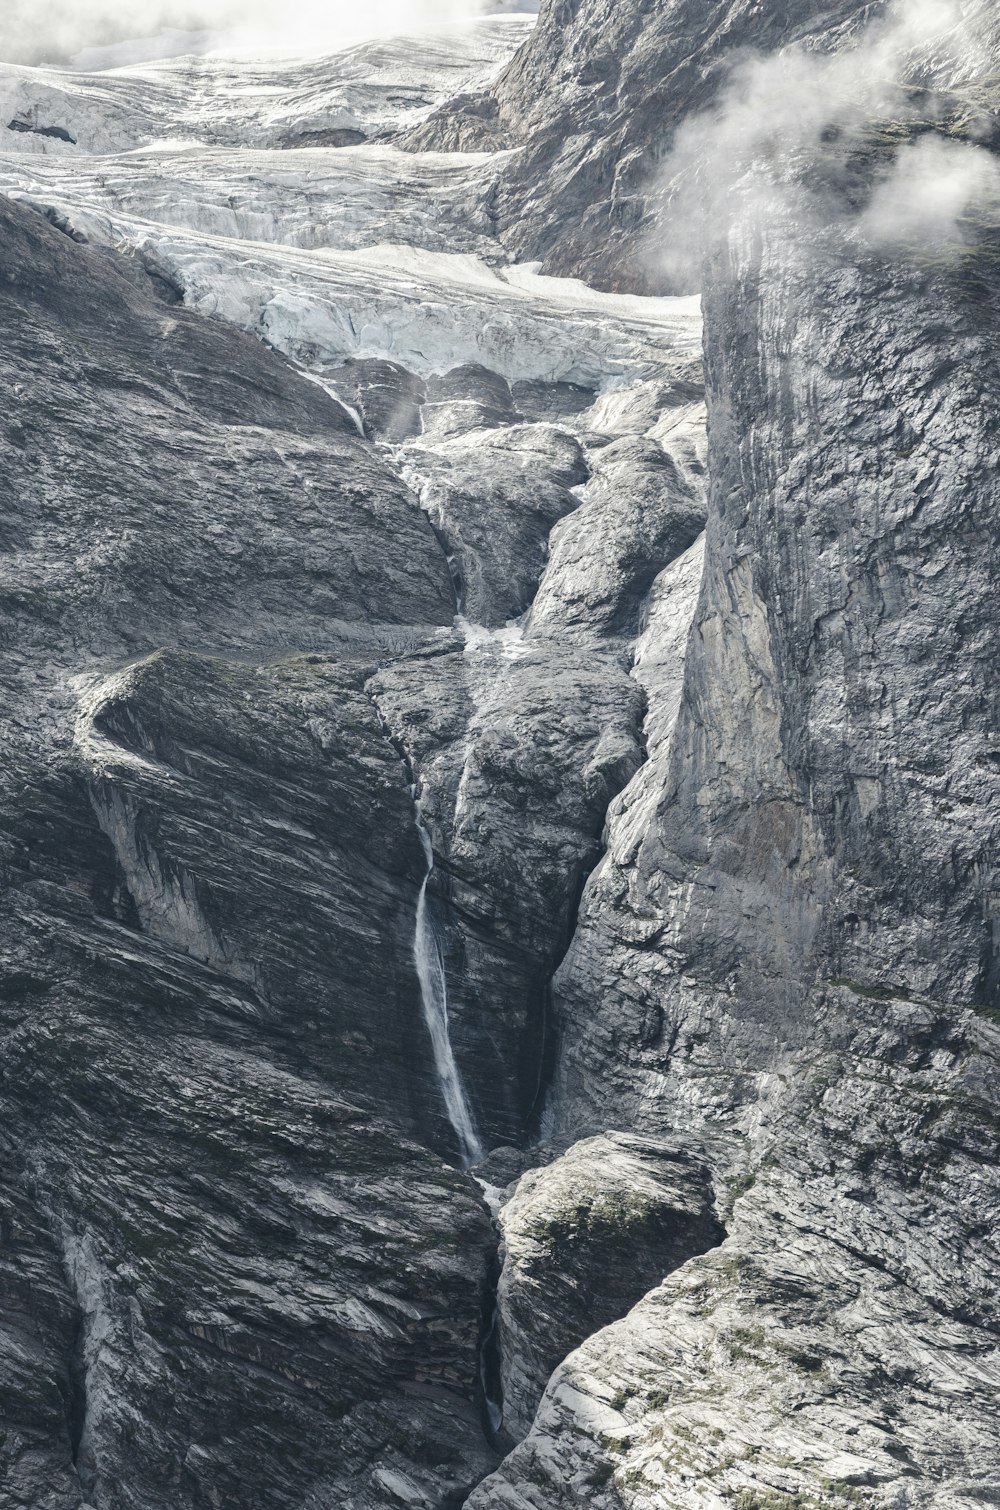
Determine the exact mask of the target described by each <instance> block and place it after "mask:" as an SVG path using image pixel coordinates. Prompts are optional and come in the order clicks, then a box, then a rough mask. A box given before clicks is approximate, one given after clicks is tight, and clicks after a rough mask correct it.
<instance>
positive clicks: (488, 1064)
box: [369, 385, 705, 1143]
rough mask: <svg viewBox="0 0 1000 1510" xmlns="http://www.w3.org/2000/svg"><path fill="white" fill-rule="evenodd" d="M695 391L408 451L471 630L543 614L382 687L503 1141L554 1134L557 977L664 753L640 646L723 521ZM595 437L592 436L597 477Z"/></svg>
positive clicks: (424, 442) (677, 655)
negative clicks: (649, 736)
mask: <svg viewBox="0 0 1000 1510" xmlns="http://www.w3.org/2000/svg"><path fill="white" fill-rule="evenodd" d="M688 396H689V390H688V389H686V388H685V389H684V390H683V392H682V393H677V392H676V391H675V390H674V389H673V388H672V387H671V386H670V385H666V386H664V387H660V386H658V385H640V386H639V387H637V388H636V389H633V390H631V407H630V405H629V402H628V398H627V396H626V395H625V394H622V395H621V396H620V398H619V400H618V402H617V404H606V403H605V402H604V401H603V400H598V401H597V403H595V404H594V405H592V406H591V407H590V408H589V409H588V410H585V411H582V412H581V413H579V414H578V416H577V419H576V423H577V426H578V436H575V435H574V434H573V433H572V432H570V431H568V430H562V429H557V428H553V426H552V425H550V424H544V423H543V424H534V425H527V424H523V423H522V424H516V425H506V426H503V427H501V428H498V429H495V430H492V431H484V430H474V431H472V432H470V433H469V434H468V435H467V436H464V437H462V438H461V439H454V438H453V439H448V440H445V441H435V440H434V439H432V438H431V437H428V436H427V435H424V436H423V437H422V438H421V439H420V440H419V442H414V443H413V444H412V445H411V446H408V447H406V448H405V450H404V451H403V453H402V454H403V455H404V456H405V457H406V463H407V467H408V469H409V471H410V473H412V474H414V475H419V477H420V478H421V479H422V488H421V496H422V498H423V500H424V506H425V507H426V508H427V510H428V512H429V513H430V515H431V517H432V519H433V520H434V522H435V527H436V529H437V530H438V532H439V535H440V539H441V543H442V547H443V549H445V550H447V551H448V552H449V555H450V557H451V560H452V563H453V568H454V569H455V572H456V576H457V578H458V583H459V587H460V590H461V591H462V592H463V594H464V595H465V597H466V602H465V605H464V606H465V609H466V612H467V613H468V614H469V617H470V619H471V618H474V617H477V616H481V618H482V619H483V620H484V621H485V624H486V625H487V626H489V625H491V624H492V625H495V626H502V625H503V621H504V618H506V617H507V616H508V615H509V614H510V613H514V614H517V613H519V612H520V611H521V610H522V609H523V608H525V607H527V606H528V604H530V603H532V602H534V604H535V607H534V608H532V609H531V610H530V612H529V614H528V615H527V617H526V618H524V619H522V620H521V621H519V622H517V623H513V622H512V623H509V624H507V625H506V626H504V627H496V628H494V629H492V630H491V629H489V628H488V627H487V628H484V627H482V626H481V625H476V624H473V623H470V622H469V621H468V620H465V621H464V622H463V623H461V624H460V627H459V630H458V631H457V632H456V635H455V639H454V641H453V642H452V643H451V644H449V643H448V641H447V639H446V638H445V637H442V638H441V639H440V641H439V642H438V643H437V644H435V645H434V646H433V648H428V649H426V650H424V651H422V652H421V654H420V658H419V660H418V661H416V662H414V661H412V660H407V659H405V658H400V659H398V660H397V661H395V662H394V663H393V664H392V665H389V666H387V667H385V668H384V669H383V670H381V671H379V673H378V674H377V675H376V676H375V677H374V678H373V680H372V682H371V683H370V685H369V691H370V693H371V695H372V697H373V698H374V700H375V702H376V703H377V705H378V708H379V711H380V713H381V716H382V717H383V718H384V720H385V722H386V725H387V727H388V728H389V729H390V730H391V732H392V735H393V737H394V738H395V739H396V740H397V741H398V742H399V744H400V745H401V747H402V748H404V749H405V751H406V753H407V756H408V758H409V759H410V761H411V762H412V766H413V769H414V772H415V774H416V776H417V778H418V781H419V785H420V793H421V808H422V811H423V813H424V816H425V819H426V821H427V824H428V827H429V830H430V833H431V836H432V839H433V842H434V847H435V851H436V853H437V857H438V867H437V870H436V873H435V876H434V877H433V878H432V903H433V905H434V906H435V908H436V911H437V914H438V916H439V920H440V925H441V929H442V937H443V940H444V952H445V966H446V971H447V976H448V987H449V1010H450V1014H451V1019H452V1036H453V1040H454V1044H455V1050H456V1054H457V1056H458V1060H459V1063H460V1065H461V1066H462V1068H463V1071H464V1074H465V1077H466V1080H467V1083H468V1086H469V1090H470V1095H471V1097H472V1101H473V1104H474V1108H475V1110H476V1112H477V1115H478V1116H479V1117H480V1119H481V1121H482V1125H483V1127H484V1129H485V1130H486V1131H487V1132H488V1134H489V1140H488V1141H491V1142H494V1143H509V1142H513V1143H520V1142H522V1141H523V1139H524V1137H525V1135H526V1134H527V1133H529V1132H531V1131H532V1130H534V1129H535V1128H536V1127H537V1124H538V1119H539V1117H540V1115H541V1111H542V1106H543V1102H544V1090H545V1079H546V1076H547V1074H548V1070H549V1067H550V1056H551V1051H552V1048H553V1040H552V1036H551V1031H550V1028H551V1024H550V1022H549V983H550V981H551V978H552V974H553V972H554V970H555V969H556V967H557V965H558V964H559V962H560V960H561V959H562V957H563V954H564V953H565V950H566V948H567V945H568V943H569V940H570V937H571V934H572V931H573V928H574V926H575V918H576V906H577V903H578V900H579V896H580V893H581V891H582V888H583V885H584V882H585V881H586V879H587V877H588V876H589V874H590V872H591V871H592V869H593V867H594V865H595V864H596V862H597V860H598V859H599V857H600V854H601V849H602V846H603V843H604V839H603V832H604V825H605V819H606V815H607V811H608V807H609V804H610V803H611V802H612V801H613V799H615V798H616V797H617V796H618V794H619V793H620V792H621V791H622V789H623V788H624V787H625V786H626V785H627V784H628V783H629V782H630V780H631V779H632V777H633V776H634V775H635V773H636V771H637V770H639V768H640V767H641V766H642V764H643V761H644V759H645V753H646V751H645V738H644V733H643V719H644V715H645V693H644V688H643V685H642V679H641V677H639V676H636V675H632V674H631V673H632V666H633V659H634V655H635V636H636V633H637V631H638V629H639V627H640V623H639V621H640V617H641V614H642V613H643V612H644V611H645V610H644V608H643V605H644V604H645V603H646V600H647V598H650V587H651V584H652V583H653V582H654V581H655V579H656V578H657V576H658V575H659V574H660V573H662V572H663V571H664V570H665V569H666V568H667V567H668V565H669V564H670V563H672V562H673V561H674V560H675V559H678V558H680V557H681V556H682V555H684V556H686V555H687V553H686V552H685V547H686V546H687V545H688V544H689V542H690V541H691V540H692V539H693V538H694V537H695V536H696V535H697V534H698V533H699V531H700V529H701V526H702V524H703V520H704V507H705V505H704V477H703V466H702V462H701V456H700V453H701V450H702V437H703V435H704V416H703V411H700V410H699V406H698V405H697V404H693V405H692V404H690V403H685V402H683V401H681V402H678V400H684V399H686V398H687V397H688ZM564 401H565V400H564ZM598 423H600V424H601V425H602V426H606V427H607V429H606V430H604V431H602V432H597V431H595V430H594V429H592V426H594V425H597V424H598ZM618 425H622V426H624V427H626V430H627V433H631V434H633V435H635V432H636V431H638V432H639V436H638V437H637V438H636V439H635V440H634V443H633V444H632V445H631V447H630V445H629V443H628V442H626V441H624V440H623V441H621V442H616V441H615V440H614V439H613V436H614V432H615V428H616V426H618ZM655 435H660V436H661V439H659V440H657V439H654V438H653V437H654V436H655ZM578 437H579V438H578ZM581 439H584V440H587V441H589V442H592V447H591V449H590V451H589V452H588V456H589V458H590V459H589V461H587V462H586V464H585V461H584V451H583V449H582V448H581V444H580V441H581ZM591 467H592V468H593V478H592V480H591V481H589V482H585V481H584V479H585V478H587V476H588V474H589V472H590V468H591ZM571 487H572V489H573V491H572V492H570V491H569V489H570V488H571ZM624 500H630V501H629V502H625V501H624ZM547 501H548V502H549V506H550V508H551V512H550V514H549V516H548V519H549V528H551V525H552V524H553V523H555V521H556V520H557V519H558V518H559V515H560V513H562V515H563V518H562V522H561V523H560V524H558V525H557V527H556V529H555V531H554V533H553V534H552V545H551V548H550V547H549V544H548V539H547V536H548V534H549V529H544V530H543V529H541V528H540V522H539V521H540V519H542V520H544V518H545V515H544V512H543V510H544V508H545V506H546V502H547ZM578 522H579V527H577V523H578ZM574 541H576V542H580V543H579V545H578V546H577V547H574V545H573V542H574ZM584 541H585V543H583V542H584ZM477 548H478V549H479V552H480V553H479V554H477ZM536 551H537V553H538V554H537V555H536ZM696 555H697V553H696ZM536 563H537V564H536ZM515 565H516V568H517V570H518V571H519V572H520V576H518V575H517V574H516V571H515ZM533 565H534V567H535V571H536V572H537V574H538V576H540V579H541V580H540V585H539V586H538V591H537V596H536V592H535V581H533V580H532V567H533ZM699 567H700V556H697V562H696V565H695V566H694V568H693V570H694V572H695V573H696V572H697V570H698V568H699ZM519 582H521V583H522V584H523V586H522V587H521V588H520V595H519V597H517V598H512V596H511V595H512V593H515V592H518V590H519V589H518V583H519ZM650 601H652V600H651V598H650ZM676 602H677V605H678V606H677V619H678V623H679V622H680V621H681V620H683V616H684V614H685V613H686V614H687V619H686V620H685V621H684V631H683V632H680V633H678V634H675V635H674V636H673V639H672V641H671V644H670V647H669V649H668V650H667V651H666V652H665V653H666V654H667V655H668V656H669V657H672V660H673V669H674V673H675V674H678V671H679V666H680V664H681V661H682V658H683V648H684V634H685V633H686V628H687V624H688V623H689V622H690V615H691V613H692V612H693V608H694V599H693V596H692V595H691V594H690V593H687V594H686V595H684V594H682V595H680V596H678V598H677V600H676Z"/></svg>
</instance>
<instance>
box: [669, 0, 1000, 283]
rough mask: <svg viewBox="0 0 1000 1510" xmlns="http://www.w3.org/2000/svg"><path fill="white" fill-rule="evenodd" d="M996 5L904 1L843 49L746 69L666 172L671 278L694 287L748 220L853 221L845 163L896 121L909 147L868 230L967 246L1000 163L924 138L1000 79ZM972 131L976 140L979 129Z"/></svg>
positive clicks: (875, 236)
mask: <svg viewBox="0 0 1000 1510" xmlns="http://www.w3.org/2000/svg"><path fill="white" fill-rule="evenodd" d="M991 3H992V0H982V3H980V4H978V5H977V4H975V3H971V4H970V3H969V0H966V3H965V4H964V5H960V4H959V3H958V0H898V3H896V4H895V5H893V6H892V7H891V9H890V10H889V12H888V14H887V15H886V16H885V17H884V18H883V19H881V20H878V21H875V22H872V23H869V24H868V25H867V26H864V27H862V28H860V29H859V30H858V31H857V32H856V33H855V34H854V35H853V37H850V38H848V39H846V40H843V41H842V43H841V45H840V46H839V47H838V49H837V50H836V51H832V52H821V51H810V50H808V49H807V48H805V47H803V46H796V47H789V48H787V49H785V50H784V51H783V52H780V53H776V54H772V55H770V56H759V55H751V56H747V57H743V58H742V59H740V60H739V61H738V62H737V63H736V64H735V65H734V67H733V69H732V71H731V74H730V78H729V83H728V85H727V88H726V89H725V91H724V93H723V95H722V96H721V98H720V99H719V100H718V101H717V103H716V104H715V105H714V106H713V107H712V108H711V109H710V110H709V111H706V112H704V113H703V114H700V115H698V116H697V117H694V118H691V119H689V120H688V121H686V122H685V123H684V124H683V125H682V127H681V128H680V130H679V132H678V133H677V137H676V139H675V142H674V144H673V148H672V150H671V153H670V155H669V158H668V160H667V162H666V165H665V173H664V183H665V187H666V192H667V196H668V201H669V210H668V215H667V220H666V229H665V239H666V243H667V247H666V252H665V254H664V259H663V260H664V261H665V263H666V268H665V270H666V272H667V274H668V275H669V276H672V277H673V278H674V280H675V281H676V282H678V283H684V282H690V280H691V278H692V276H693V274H694V270H695V269H696V268H697V266H698V264H699V263H700V260H701V256H702V253H703V250H704V245H705V240H706V237H710V236H711V235H713V234H716V233H718V232H719V231H724V230H725V228H726V227H727V225H729V224H731V223H732V222H733V221H734V220H735V219H738V218H739V217H741V216H747V217H749V216H752V215H757V216H767V215H772V214H774V213H776V212H777V211H779V210H781V211H782V212H783V213H784V214H785V215H786V216H790V217H793V218H797V219H799V220H801V221H802V222H804V223H809V224H813V223H816V222H822V221H823V220H824V219H828V220H830V219H839V218H849V211H848V209H847V206H846V205H845V202H844V195H843V194H842V193H840V192H832V191H833V190H834V189H837V190H838V191H840V190H843V188H844V183H843V182H842V181H841V182H840V183H839V184H838V183H836V181H835V180H836V172H837V165H838V164H839V165H841V167H842V166H843V164H844V163H845V161H846V160H847V158H848V157H849V155H850V152H851V150H852V149H854V148H857V147H859V146H860V145H861V144H862V143H863V142H864V140H865V138H866V134H867V135H868V136H869V137H871V135H872V133H873V132H874V133H875V134H876V135H877V133H878V130H879V128H880V126H884V125H885V124H886V123H887V122H891V123H893V128H894V130H895V131H896V133H897V134H898V139H899V142H900V143H901V145H899V148H898V152H897V153H896V155H895V158H894V159H893V157H892V154H891V151H890V160H889V163H888V169H887V176H885V175H886V168H885V167H884V166H883V167H882V168H881V169H880V168H879V167H878V165H877V164H876V165H874V166H873V170H872V171H873V174H874V177H875V178H876V180H878V178H879V174H880V172H881V173H882V174H883V178H882V181H880V182H879V181H877V182H876V187H875V189H874V192H873V197H872V200H871V203H870V204H869V206H868V208H867V210H866V211H865V212H864V213H863V214H862V215H861V216H860V219H858V220H857V228H858V229H859V230H860V231H861V232H862V234H864V235H865V236H867V237H868V238H869V239H870V240H872V241H873V242H875V243H877V244H878V245H880V246H889V245H899V244H902V243H905V242H907V241H912V240H913V239H915V238H924V239H931V240H935V241H947V240H949V239H955V238H957V237H958V235H959V222H960V220H961V219H962V217H963V216H965V215H966V214H967V213H968V212H969V211H970V209H973V208H975V207H976V206H977V205H981V204H983V203H984V202H985V201H986V200H987V199H988V198H989V197H990V196H991V195H993V194H994V193H995V185H996V180H997V171H996V163H995V160H994V159H993V157H992V156H991V154H989V153H988V152H987V151H986V150H985V149H983V148H980V147H977V146H976V145H974V144H972V143H971V142H964V143H962V142H949V141H947V140H945V139H944V138H942V137H940V136H938V135H933V136H931V135H928V136H924V135H921V134H920V133H923V132H933V131H934V129H935V127H937V126H939V125H940V124H941V121H942V118H943V116H944V114H945V112H946V109H947V102H946V99H945V92H946V91H947V90H948V89H950V88H954V87H955V86H957V85H960V84H962V83H963V82H968V81H972V80H975V79H976V78H977V77H983V76H985V75H987V74H991V73H993V72H994V68H993V67H992V65H991V64H990V62H989V52H988V48H987V46H986V27H987V24H988V19H989V17H988V13H989V8H990V4H991ZM967 131H968V134H969V135H970V136H973V137H974V136H975V135H976V122H975V121H974V120H972V121H969V122H967ZM910 133H912V136H913V138H914V139H913V140H912V141H907V136H908V134H910ZM823 170H825V172H824V171H823ZM661 270H663V269H662V268H661Z"/></svg>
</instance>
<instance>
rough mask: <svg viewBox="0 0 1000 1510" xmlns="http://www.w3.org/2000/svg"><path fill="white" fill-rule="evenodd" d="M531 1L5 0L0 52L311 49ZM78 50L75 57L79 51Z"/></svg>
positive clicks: (43, 57) (44, 56)
mask: <svg viewBox="0 0 1000 1510" xmlns="http://www.w3.org/2000/svg"><path fill="white" fill-rule="evenodd" d="M536 9H537V3H530V0H523V3H522V0H363V3H361V4H359V3H358V0H295V3H294V4H292V5H289V4H288V3H287V0H5V3H4V4H3V5H2V6H0V59H2V60H3V61H5V62H8V63H43V62H47V63H68V62H70V60H73V59H78V60H79V63H80V65H81V66H86V65H87V64H88V63H89V64H91V66H95V65H99V64H100V61H101V59H100V55H99V54H98V53H96V52H95V51H94V50H95V49H100V48H110V47H119V46H120V45H121V44H123V43H132V42H136V41H139V42H141V41H144V40H147V39H153V41H152V45H147V46H146V47H145V48H143V47H138V48H133V49H132V51H131V53H129V52H128V51H126V52H125V53H124V54H122V55H120V56H118V57H112V58H111V59H110V60H105V62H106V61H112V62H117V61H123V60H124V58H126V57H128V56H135V57H137V58H139V57H142V56H146V57H149V56H151V55H153V56H163V55H166V56H169V55H170V54H171V53H175V52H177V51H178V50H179V49H183V48H184V47H185V45H186V44H189V45H190V48H191V50H195V51H205V50H208V49H210V48H216V47H227V46H228V47H235V48H239V47H254V46H259V47H261V48H264V49H266V48H269V47H275V48H280V49H281V50H283V51H284V50H288V49H295V48H299V49H302V50H303V51H313V52H319V51H323V50H324V49H332V48H334V47H336V46H343V45H346V44H349V43H351V42H354V41H361V40H363V39H365V38H368V37H375V36H384V35H392V34H393V33H396V34H398V33H403V32H410V31H415V30H420V29H421V28H424V27H428V26H442V25H449V24H452V23H454V22H456V21H457V20H460V19H462V18H463V17H468V16H469V15H472V14H476V13H477V12H483V11H507V10H515V11H519V10H528V11H533V10H536ZM81 54H83V56H82V57H81V56H80V55H81Z"/></svg>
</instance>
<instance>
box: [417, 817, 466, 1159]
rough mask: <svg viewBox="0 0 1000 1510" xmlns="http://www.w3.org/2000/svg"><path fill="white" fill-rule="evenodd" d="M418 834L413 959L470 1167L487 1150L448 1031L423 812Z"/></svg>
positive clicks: (450, 1112)
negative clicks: (422, 867) (419, 880)
mask: <svg viewBox="0 0 1000 1510" xmlns="http://www.w3.org/2000/svg"><path fill="white" fill-rule="evenodd" d="M417 832H418V833H419V835H420V842H421V844H422V845H423V847H424V854H425V855H426V856H427V874H426V876H425V877H424V884H423V886H422V887H421V888H420V899H419V901H418V902H417V931H416V935H415V937H414V941H413V958H414V961H415V962H416V966H417V978H418V979H419V981H420V999H421V1002H422V1003H423V1008H424V1021H425V1022H426V1023H427V1031H428V1032H429V1033H430V1035H431V1046H432V1048H433V1050H434V1063H435V1065H436V1066H437V1073H438V1079H439V1080H440V1082H441V1093H442V1095H443V1096H444V1104H445V1106H446V1108H447V1110H448V1117H449V1119H450V1121H451V1125H452V1127H453V1128H454V1129H455V1136H456V1137H457V1138H458V1144H459V1148H460V1149H461V1152H462V1163H463V1164H464V1165H465V1167H466V1168H468V1167H469V1166H470V1165H472V1164H478V1163H479V1161H480V1160H481V1159H482V1157H483V1152H484V1150H483V1145H482V1144H481V1143H480V1141H479V1137H478V1134H477V1133H476V1128H475V1123H474V1122H473V1120H472V1112H471V1111H470V1110H469V1103H468V1101H467V1100H466V1096H465V1087H464V1086H463V1085H462V1077H461V1075H460V1074H459V1072H458V1065H457V1064H456V1063H455V1052H454V1050H453V1049H452V1046H451V1035H450V1033H449V1031H448V986H447V982H446V980H445V974H444V961H443V959H442V958H441V946H440V944H439V942H438V936H437V932H436V930H435V927H434V920H433V918H432V917H431V912H430V906H429V904H428V900H427V888H428V886H429V885H430V879H431V876H432V875H433V874H434V847H433V845H432V844H431V836H430V834H429V833H428V832H427V829H426V828H425V826H424V823H423V821H422V819H421V817H420V814H419V811H418V813H417Z"/></svg>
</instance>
